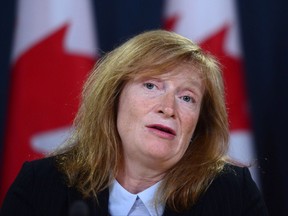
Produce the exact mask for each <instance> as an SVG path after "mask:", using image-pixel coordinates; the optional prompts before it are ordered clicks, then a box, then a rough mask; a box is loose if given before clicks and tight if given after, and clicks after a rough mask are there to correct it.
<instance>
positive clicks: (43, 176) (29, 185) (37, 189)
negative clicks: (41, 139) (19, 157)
mask: <svg viewBox="0 0 288 216" xmlns="http://www.w3.org/2000/svg"><path fill="white" fill-rule="evenodd" d="M67 191H68V187H67V186H66V183H65V177H64V175H63V174H62V173H61V172H59V171H58V169H57V167H56V161H55V157H49V158H44V159H40V160H35V161H31V162H25V163H24V164H23V166H22V168H21V170H20V172H19V174H18V176H17V177H16V179H15V181H14V182H13V184H12V185H11V187H10V189H9V191H8V192H7V194H6V197H5V200H4V202H3V206H2V211H3V212H1V213H3V215H5V214H4V213H7V214H6V215H16V213H17V214H18V213H21V214H22V215H33V214H36V215H37V212H38V210H40V209H46V210H45V211H47V212H49V211H50V210H49V209H53V208H54V207H57V206H58V205H63V202H65V200H66V197H67ZM13 206H17V208H13ZM53 206H54V207H53ZM33 209H34V210H33ZM32 210H33V214H32ZM10 213H11V214H10Z"/></svg>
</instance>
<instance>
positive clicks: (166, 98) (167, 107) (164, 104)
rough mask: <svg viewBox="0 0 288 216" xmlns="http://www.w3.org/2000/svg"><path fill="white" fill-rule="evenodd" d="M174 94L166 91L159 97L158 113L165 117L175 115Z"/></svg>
mask: <svg viewBox="0 0 288 216" xmlns="http://www.w3.org/2000/svg"><path fill="white" fill-rule="evenodd" d="M175 108H176V104H175V96H174V94H172V93H166V94H165V95H163V96H162V97H161V98H160V103H159V108H158V113H161V114H164V115H165V117H175V111H176V110H175Z"/></svg>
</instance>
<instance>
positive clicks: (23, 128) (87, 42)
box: [0, 0, 97, 203]
mask: <svg viewBox="0 0 288 216" xmlns="http://www.w3.org/2000/svg"><path fill="white" fill-rule="evenodd" d="M17 9H18V10H17V17H16V21H17V22H16V26H15V38H14V48H13V57H12V63H11V64H12V65H11V67H12V71H11V80H12V83H11V94H10V102H9V113H8V115H9V116H8V122H7V127H6V139H5V144H4V156H3V157H4V158H3V159H4V163H3V164H2V165H3V167H2V173H1V176H2V181H1V189H0V203H1V202H2V200H3V197H4V195H5V194H6V192H7V190H8V188H9V186H10V185H11V183H12V182H13V180H14V178H15V177H16V175H17V173H18V172H19V170H20V168H21V166H22V164H23V162H24V161H26V160H32V159H36V158H40V157H43V156H44V155H45V154H46V153H49V152H51V151H52V150H54V149H55V148H56V147H57V146H58V145H59V144H60V143H62V142H63V141H64V140H65V139H66V138H67V136H69V132H70V131H71V130H72V128H71V124H72V122H73V118H74V116H75V113H76V112H77V109H78V105H79V99H80V94H81V88H82V85H83V82H84V80H85V78H86V76H87V73H88V72H89V71H90V70H91V68H92V67H93V64H94V63H95V61H96V59H97V53H96V47H97V44H96V41H97V39H96V38H95V33H94V27H95V24H94V23H93V20H94V17H93V16H92V12H93V10H92V5H91V2H90V1H89V0H81V1H79V0H45V1H39V0H19V1H18V8H17Z"/></svg>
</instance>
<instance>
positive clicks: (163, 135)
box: [148, 128, 175, 140]
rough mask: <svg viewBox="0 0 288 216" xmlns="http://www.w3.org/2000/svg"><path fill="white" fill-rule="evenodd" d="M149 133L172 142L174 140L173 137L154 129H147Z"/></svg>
mask: <svg viewBox="0 0 288 216" xmlns="http://www.w3.org/2000/svg"><path fill="white" fill-rule="evenodd" d="M148 129H149V131H150V132H152V133H153V134H155V135H157V136H158V137H161V138H163V139H168V140H173V139H174V138H175V135H173V134H170V133H167V132H165V131H161V130H158V129H156V128H148Z"/></svg>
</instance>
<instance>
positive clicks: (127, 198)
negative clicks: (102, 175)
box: [108, 179, 164, 216]
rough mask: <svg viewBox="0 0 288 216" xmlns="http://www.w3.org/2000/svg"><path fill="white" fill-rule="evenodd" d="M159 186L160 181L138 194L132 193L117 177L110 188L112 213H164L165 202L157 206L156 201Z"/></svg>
mask: <svg viewBox="0 0 288 216" xmlns="http://www.w3.org/2000/svg"><path fill="white" fill-rule="evenodd" d="M159 186H160V182H157V183H156V184H154V185H152V186H151V187H149V188H147V189H146V190H144V191H142V192H140V193H138V194H132V193H130V192H128V191H127V190H126V189H125V188H123V187H122V186H121V185H120V184H119V183H118V181H117V180H116V179H115V180H114V181H113V183H112V185H111V186H110V188H109V191H110V194H109V205H108V208H109V213H110V215H112V216H130V215H131V216H133V215H141V216H142V215H143V216H145V215H150V216H159V215H162V214H163V212H164V204H161V203H157V205H156V207H155V201H154V200H155V196H156V192H157V190H158V188H159ZM156 208H157V209H156Z"/></svg>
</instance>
